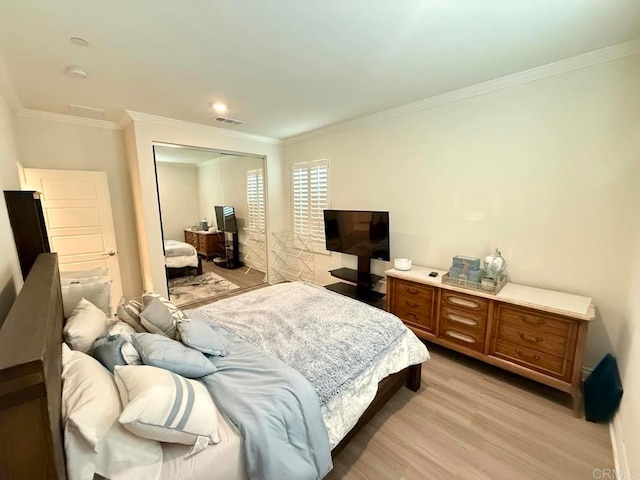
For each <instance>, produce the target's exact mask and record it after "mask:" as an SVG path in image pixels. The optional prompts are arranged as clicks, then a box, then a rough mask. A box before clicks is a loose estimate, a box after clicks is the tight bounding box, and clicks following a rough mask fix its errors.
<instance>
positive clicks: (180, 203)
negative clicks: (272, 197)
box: [154, 144, 267, 307]
mask: <svg viewBox="0 0 640 480" xmlns="http://www.w3.org/2000/svg"><path fill="white" fill-rule="evenodd" d="M154 157H155V162H156V177H157V185H158V200H159V202H160V216H161V223H162V236H163V245H164V253H165V264H166V270H167V283H168V287H169V296H170V300H171V301H172V302H173V303H175V304H176V305H177V306H179V307H186V306H197V305H200V304H204V303H207V302H210V301H212V300H214V299H215V298H217V297H219V296H221V295H226V294H228V293H229V292H232V291H235V290H240V289H247V288H253V287H255V286H257V285H261V284H262V283H264V282H266V279H267V276H266V271H267V270H266V268H267V267H266V266H267V249H266V192H265V182H264V179H265V175H264V168H265V165H264V163H265V161H264V158H262V157H256V156H251V155H245V154H240V153H237V154H236V153H231V152H222V151H218V150H209V149H201V148H195V147H184V146H177V145H175V146H174V145H167V144H162V145H155V146H154Z"/></svg>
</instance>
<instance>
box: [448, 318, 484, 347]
mask: <svg viewBox="0 0 640 480" xmlns="http://www.w3.org/2000/svg"><path fill="white" fill-rule="evenodd" d="M438 337H440V338H442V339H443V340H448V341H450V342H453V343H457V344H458V345H462V346H464V347H466V348H470V349H471V350H477V351H478V352H482V351H484V333H483V332H479V331H477V330H472V329H467V328H464V327H461V326H460V325H459V324H453V323H452V322H447V321H445V322H440V326H439V329H438Z"/></svg>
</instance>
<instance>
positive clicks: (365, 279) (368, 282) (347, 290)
mask: <svg viewBox="0 0 640 480" xmlns="http://www.w3.org/2000/svg"><path fill="white" fill-rule="evenodd" d="M329 273H330V274H331V276H332V277H336V278H339V279H340V280H346V281H347V282H350V283H344V282H337V283H332V284H331V285H326V286H325V288H326V289H327V290H331V291H332V292H336V293H339V294H341V295H344V296H346V297H350V298H354V299H356V300H359V301H361V302H364V303H368V304H369V305H373V306H374V307H380V303H381V302H380V301H381V300H382V299H383V298H384V294H383V293H380V292H376V291H375V290H373V286H374V285H375V284H376V283H378V282H379V281H380V280H382V278H383V277H381V276H380V275H374V274H372V273H371V259H370V258H369V257H361V256H358V270H354V269H353V268H337V269H335V270H330V271H329Z"/></svg>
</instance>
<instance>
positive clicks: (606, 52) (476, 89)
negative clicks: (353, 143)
mask: <svg viewBox="0 0 640 480" xmlns="http://www.w3.org/2000/svg"><path fill="white" fill-rule="evenodd" d="M638 53H640V39H637V40H632V41H629V42H625V43H619V44H617V45H613V46H610V47H606V48H602V49H600V50H594V51H593V52H588V53H584V54H582V55H578V56H575V57H571V58H566V59H564V60H559V61H557V62H554V63H549V64H547V65H542V66H540V67H536V68H532V69H530V70H525V71H522V72H519V73H514V74H512V75H507V76H505V77H501V78H497V79H494V80H489V81H487V82H483V83H478V84H476V85H472V86H469V87H465V88H461V89H459V90H454V91H452V92H447V93H443V94H441V95H436V96H433V97H429V98H426V99H424V100H419V101H417V102H413V103H408V104H405V105H401V106H399V107H394V108H390V109H389V110H384V111H382V112H378V113H373V114H371V115H365V116H363V117H358V118H355V119H353V120H347V121H345V122H340V123H336V124H334V125H329V126H327V127H322V128H319V129H317V130H312V131H310V132H306V133H302V134H300V135H294V136H292V137H288V138H285V139H284V140H283V142H282V143H283V145H291V144H294V143H298V142H302V141H305V140H310V139H312V138H318V137H323V136H326V135H331V134H334V133H338V132H341V131H343V130H348V129H351V128H356V127H360V126H363V125H368V124H371V123H376V122H380V121H383V120H389V119H392V118H397V117H401V116H404V115H408V114H410V113H414V112H419V111H421V110H427V109H429V108H434V107H438V106H440V105H445V104H447V103H453V102H458V101H460V100H465V99H467V98H471V97H476V96H479V95H485V94H487V93H491V92H495V91H498V90H503V89H505V88H510V87H514V86H516V85H521V84H523V83H529V82H535V81H536V80H541V79H543V78H547V77H552V76H555V75H559V74H561V73H565V72H570V71H572V70H578V69H580V68H584V67H589V66H591V65H596V64H599V63H604V62H608V61H611V60H615V59H617V58H622V57H627V56H629V55H636V54H638Z"/></svg>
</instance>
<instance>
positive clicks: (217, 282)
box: [169, 272, 240, 307]
mask: <svg viewBox="0 0 640 480" xmlns="http://www.w3.org/2000/svg"><path fill="white" fill-rule="evenodd" d="M238 288H240V287H238V285H236V284H235V283H231V282H230V281H228V280H225V279H224V278H222V277H221V276H220V275H217V274H215V273H213V272H206V273H204V274H202V275H187V276H186V277H180V278H172V279H171V280H169V296H170V297H171V301H172V302H173V303H174V304H175V305H176V306H178V307H180V306H183V305H187V304H190V303H194V302H199V301H202V300H205V299H207V298H211V297H215V296H216V295H221V294H223V293H227V292H229V291H230V290H236V289H238Z"/></svg>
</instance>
